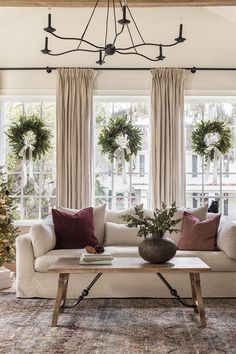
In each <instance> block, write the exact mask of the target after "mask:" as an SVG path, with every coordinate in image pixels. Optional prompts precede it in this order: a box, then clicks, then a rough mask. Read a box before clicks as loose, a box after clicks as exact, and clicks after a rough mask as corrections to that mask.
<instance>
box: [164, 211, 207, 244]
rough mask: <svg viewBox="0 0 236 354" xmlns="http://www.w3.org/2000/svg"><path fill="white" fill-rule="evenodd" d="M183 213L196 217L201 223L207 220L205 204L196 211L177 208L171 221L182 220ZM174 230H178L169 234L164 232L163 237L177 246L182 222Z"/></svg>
mask: <svg viewBox="0 0 236 354" xmlns="http://www.w3.org/2000/svg"><path fill="white" fill-rule="evenodd" d="M184 211H187V212H189V213H191V214H192V215H194V216H196V217H197V218H199V219H200V220H201V221H203V220H206V218H207V211H208V205H207V204H206V205H204V206H202V207H200V208H197V209H187V208H183V207H179V208H178V210H177V212H176V213H175V215H174V217H173V219H174V220H177V219H182V218H183V215H184ZM175 228H176V229H178V230H179V231H178V232H172V233H171V234H170V233H169V232H166V234H165V236H166V237H168V238H170V239H171V240H172V241H173V242H174V243H175V244H176V246H177V245H178V242H179V240H180V237H181V228H182V220H181V221H180V222H179V223H178V224H177V225H176V227H175Z"/></svg>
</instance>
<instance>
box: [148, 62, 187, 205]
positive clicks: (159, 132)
mask: <svg viewBox="0 0 236 354" xmlns="http://www.w3.org/2000/svg"><path fill="white" fill-rule="evenodd" d="M151 73H152V94H151V111H152V116H151V140H152V143H151V169H152V190H151V195H152V198H151V199H152V206H153V207H157V208H159V207H160V206H161V202H165V203H166V204H168V205H169V204H171V203H172V202H176V203H177V204H178V205H185V158H184V156H185V153H184V81H185V70H183V69H164V68H158V69H152V70H151Z"/></svg>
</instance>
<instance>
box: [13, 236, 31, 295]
mask: <svg viewBox="0 0 236 354" xmlns="http://www.w3.org/2000/svg"><path fill="white" fill-rule="evenodd" d="M34 259H35V257H34V251H33V245H32V241H31V236H30V234H25V235H22V236H18V237H17V238H16V294H17V296H18V297H21V296H22V297H24V296H25V294H24V289H25V288H27V287H28V288H30V286H31V283H32V280H33V277H34V273H35V271H34Z"/></svg>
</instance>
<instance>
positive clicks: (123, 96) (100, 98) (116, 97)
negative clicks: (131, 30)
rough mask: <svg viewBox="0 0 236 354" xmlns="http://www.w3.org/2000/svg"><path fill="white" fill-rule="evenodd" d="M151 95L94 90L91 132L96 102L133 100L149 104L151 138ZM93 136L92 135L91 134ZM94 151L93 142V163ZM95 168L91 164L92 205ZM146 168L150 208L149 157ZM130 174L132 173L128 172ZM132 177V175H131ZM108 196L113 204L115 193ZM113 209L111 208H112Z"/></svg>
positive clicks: (131, 101)
mask: <svg viewBox="0 0 236 354" xmlns="http://www.w3.org/2000/svg"><path fill="white" fill-rule="evenodd" d="M150 100H151V97H150V92H146V91H142V92H141V91H136V92H134V91H131V92H130V91H116V92H111V91H110V92H107V91H103V92H99V93H98V92H96V93H95V94H94V96H93V115H92V119H93V125H92V131H93V133H94V132H95V131H96V119H95V104H96V102H104V103H109V102H112V103H119V102H122V103H123V102H124V103H135V102H147V103H148V104H149V117H150V121H149V139H148V140H149V141H151V140H150V138H151V103H150ZM93 136H94V135H93ZM93 140H94V139H93ZM95 152H96V146H95V144H93V162H94V164H93V165H95ZM148 154H149V156H151V144H149V149H148ZM94 170H95V168H94V166H93V180H92V182H93V188H92V201H93V205H95V200H96V197H95V190H94V186H95V175H96V174H95V171H94ZM148 170H149V176H148V197H147V207H148V208H150V205H151V198H150V197H151V194H150V193H151V159H150V158H149V166H148ZM112 175H113V178H114V172H113V173H112ZM130 175H132V174H130ZM131 178H132V177H131ZM131 187H132V184H131V183H130V192H131ZM109 198H111V199H112V200H113V203H112V205H113V206H114V205H115V203H114V200H115V199H116V196H115V195H111V196H109ZM112 209H113V208H112Z"/></svg>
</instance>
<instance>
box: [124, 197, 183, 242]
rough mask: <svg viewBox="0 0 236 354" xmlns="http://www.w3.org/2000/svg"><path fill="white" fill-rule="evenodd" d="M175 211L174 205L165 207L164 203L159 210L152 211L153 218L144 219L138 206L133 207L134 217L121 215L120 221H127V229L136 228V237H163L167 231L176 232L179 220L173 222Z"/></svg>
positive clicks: (142, 212)
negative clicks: (151, 235) (152, 235)
mask: <svg viewBox="0 0 236 354" xmlns="http://www.w3.org/2000/svg"><path fill="white" fill-rule="evenodd" d="M176 211H177V207H176V203H173V204H171V207H167V205H166V204H165V203H162V208H161V209H157V208H156V209H154V211H153V217H150V216H146V217H144V211H143V209H142V208H140V206H136V207H135V213H136V215H137V216H134V215H123V216H122V219H123V220H125V221H127V225H126V226H128V227H136V228H138V229H139V230H138V234H137V235H138V236H140V237H142V236H143V237H145V238H146V237H147V236H148V234H159V235H160V236H163V235H164V234H165V233H166V232H167V231H168V232H169V233H172V232H178V231H179V230H178V229H176V228H175V226H176V225H177V224H178V222H180V221H181V219H176V220H174V219H173V217H174V215H175V213H176Z"/></svg>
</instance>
